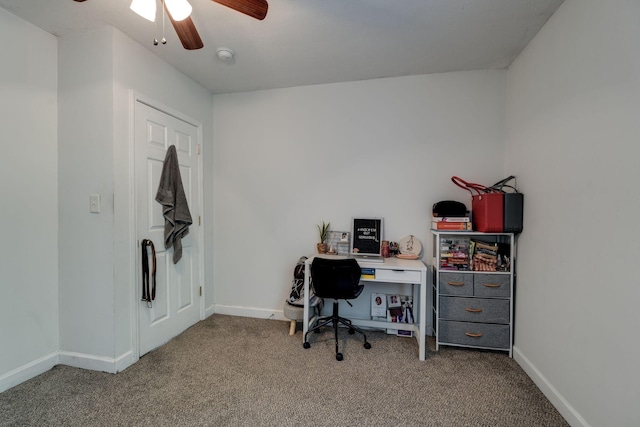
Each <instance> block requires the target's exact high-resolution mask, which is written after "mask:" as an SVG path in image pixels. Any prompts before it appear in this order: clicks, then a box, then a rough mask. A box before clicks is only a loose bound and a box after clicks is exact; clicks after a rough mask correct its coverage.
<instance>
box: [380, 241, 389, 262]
mask: <svg viewBox="0 0 640 427" xmlns="http://www.w3.org/2000/svg"><path fill="white" fill-rule="evenodd" d="M390 256H391V254H390V250H389V241H388V240H383V241H382V257H383V258H389V257H390Z"/></svg>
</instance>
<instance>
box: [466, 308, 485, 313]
mask: <svg viewBox="0 0 640 427" xmlns="http://www.w3.org/2000/svg"><path fill="white" fill-rule="evenodd" d="M465 310H467V311H468V312H469V313H482V309H481V308H470V307H467V308H465Z"/></svg>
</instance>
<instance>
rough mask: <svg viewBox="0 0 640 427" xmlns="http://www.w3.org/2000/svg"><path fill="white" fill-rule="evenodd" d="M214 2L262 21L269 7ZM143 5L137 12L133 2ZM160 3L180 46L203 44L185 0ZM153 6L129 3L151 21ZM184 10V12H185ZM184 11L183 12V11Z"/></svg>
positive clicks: (236, 0) (246, 1) (149, 0)
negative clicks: (141, 9) (140, 10)
mask: <svg viewBox="0 0 640 427" xmlns="http://www.w3.org/2000/svg"><path fill="white" fill-rule="evenodd" d="M74 1H76V2H78V3H81V2H84V1H86V0H74ZM212 1H214V2H215V3H219V4H221V5H223V6H227V7H229V8H231V9H233V10H236V11H238V12H240V13H244V14H245V15H248V16H250V17H252V18H255V19H258V20H260V21H262V20H263V19H264V18H265V17H266V16H267V10H268V8H269V4H268V3H267V1H266V0H212ZM143 3H144V6H145V7H146V6H149V7H150V9H147V11H146V12H142V13H141V12H139V11H137V10H135V9H134V4H143ZM162 4H163V6H164V11H165V12H166V13H167V16H168V17H169V20H170V21H171V24H172V25H173V28H174V29H175V30H176V33H177V34H178V38H179V39H180V42H182V46H183V47H184V48H185V49H187V50H195V49H200V48H202V47H203V46H204V43H202V39H201V38H200V34H198V30H197V29H196V26H195V24H194V23H193V20H192V19H191V16H189V15H190V14H191V5H190V4H189V3H188V1H187V0H180V1H176V0H162ZM176 6H177V7H178V8H179V7H180V6H183V9H182V10H178V9H174V8H175V7H176ZM155 7H156V0H146V1H145V0H133V1H132V3H131V8H132V9H134V11H135V12H136V13H138V14H139V15H141V16H143V17H144V18H146V19H148V20H150V21H153V20H155V14H156V13H155ZM185 11H186V12H185ZM183 12H184V13H183Z"/></svg>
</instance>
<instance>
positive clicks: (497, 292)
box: [473, 273, 511, 298]
mask: <svg viewBox="0 0 640 427" xmlns="http://www.w3.org/2000/svg"><path fill="white" fill-rule="evenodd" d="M473 295H475V296H477V297H492V298H509V297H510V296H511V275H509V274H488V273H484V274H482V273H474V275H473Z"/></svg>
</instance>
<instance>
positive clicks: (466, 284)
mask: <svg viewBox="0 0 640 427" xmlns="http://www.w3.org/2000/svg"><path fill="white" fill-rule="evenodd" d="M439 275H440V280H439V281H440V293H441V294H443V295H445V294H446V295H469V296H470V295H473V274H469V273H455V272H442V273H439Z"/></svg>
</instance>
